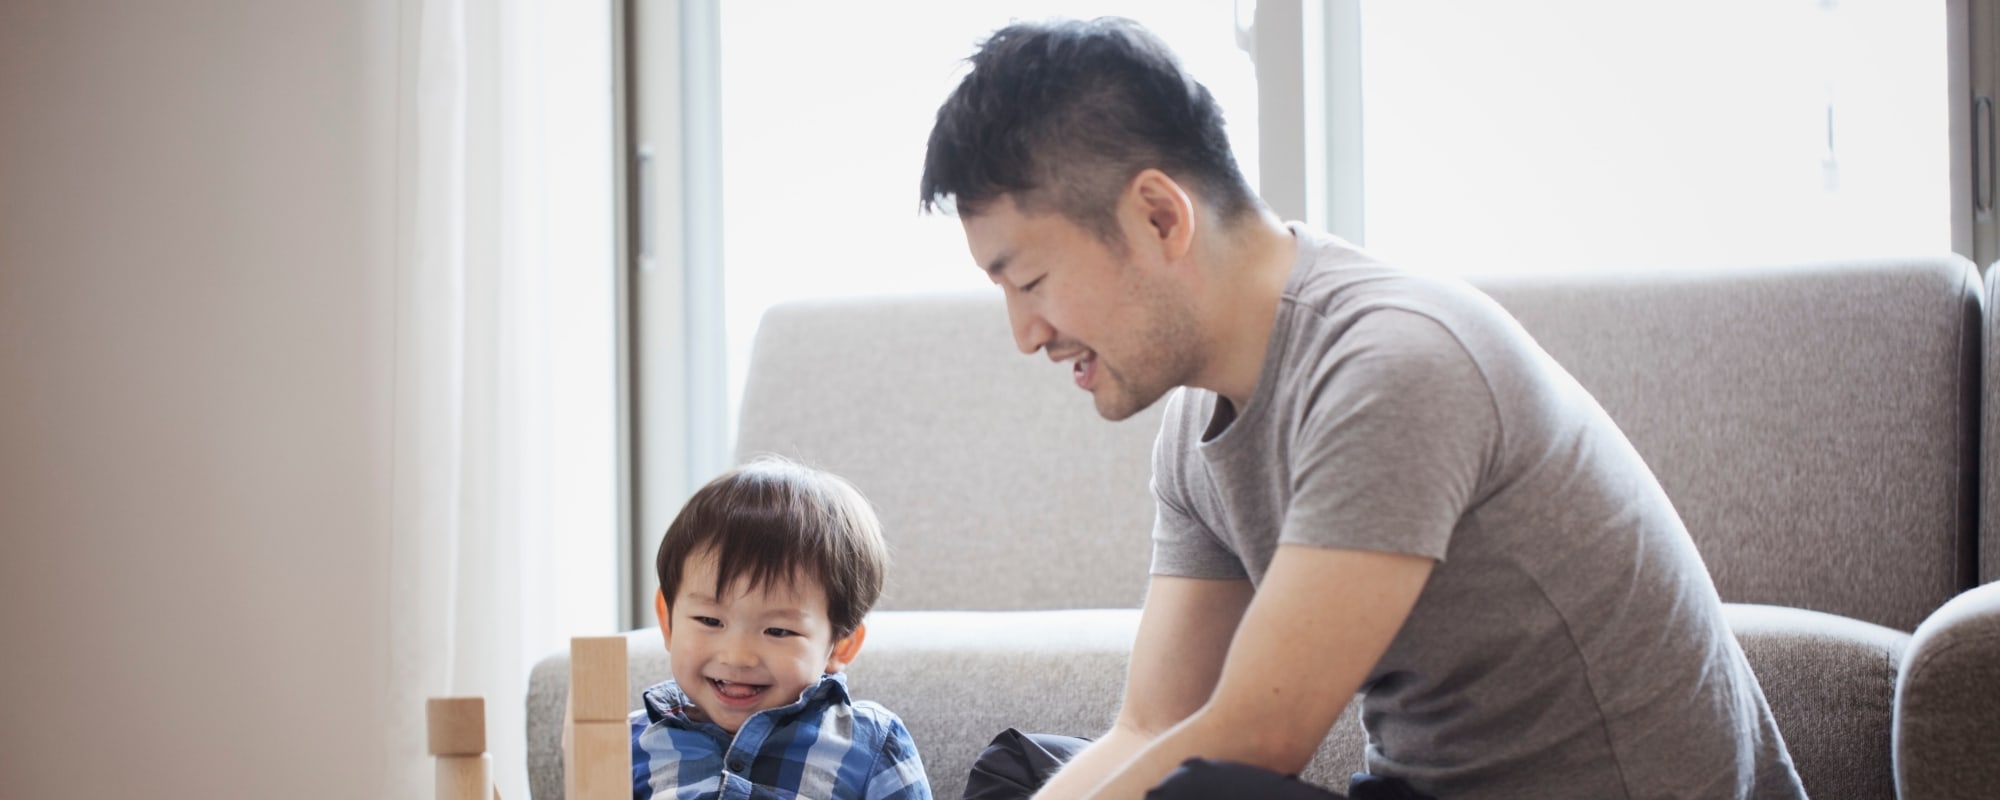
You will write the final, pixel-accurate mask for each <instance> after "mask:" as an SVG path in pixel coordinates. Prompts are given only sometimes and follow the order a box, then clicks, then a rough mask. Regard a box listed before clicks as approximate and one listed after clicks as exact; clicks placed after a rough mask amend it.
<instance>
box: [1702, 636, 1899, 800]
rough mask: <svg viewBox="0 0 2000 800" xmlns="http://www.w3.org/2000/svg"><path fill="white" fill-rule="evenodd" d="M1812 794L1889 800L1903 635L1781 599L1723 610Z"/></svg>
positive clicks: (1850, 799)
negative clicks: (1791, 605)
mask: <svg viewBox="0 0 2000 800" xmlns="http://www.w3.org/2000/svg"><path fill="white" fill-rule="evenodd" d="M1723 613H1724V615H1725V616H1726V617H1727V618H1728V620H1729V627H1730V629H1731V630H1732V631H1734V632H1735V633H1736V640H1737V641H1738V642H1739V643H1741V644H1742V645H1743V654H1744V656H1745V657H1747V658H1748V659H1749V660H1750V670H1751V671H1752V672H1755V673H1757V682H1758V684H1759V685H1761V686H1762V687H1763V689H1764V696H1765V698H1766V699H1768V700H1769V701H1770V703H1771V715H1772V716H1773V717H1776V718H1777V720H1778V731H1779V733H1782V734H1784V737H1785V744H1786V746H1787V747H1788V748H1789V749H1790V750H1791V753H1792V763H1793V764H1795V765H1797V767H1798V770H1799V779H1800V780H1801V781H1803V782H1804V783H1805V787H1806V794H1807V796H1810V797H1837V798H1845V800H1874V799H1876V798H1880V800H1894V798H1895V797H1896V786H1895V772H1894V769H1893V768H1892V764H1891V761H1890V757H1889V729H1890V721H1891V718H1892V716H1893V707H1894V700H1895V692H1896V670H1897V668H1898V667H1899V666H1900V665H1901V663H1902V659H1903V650H1904V647H1905V646H1906V645H1907V644H1908V642H1909V640H1910V635H1909V634H1907V633H1904V632H1902V631H1898V630H1894V629H1891V628H1886V627H1883V626H1881V625H1875V624H1871V623H1867V622H1861V621H1859V620H1853V619H1848V618H1845V617H1838V616H1834V615H1832V614H1826V613H1821V612H1817V611H1807V610H1804V609H1797V608H1783V607H1780V606H1765V605H1747V604H1737V603H1731V604H1728V605H1725V606H1724V607H1723Z"/></svg>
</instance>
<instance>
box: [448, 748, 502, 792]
mask: <svg viewBox="0 0 2000 800" xmlns="http://www.w3.org/2000/svg"><path fill="white" fill-rule="evenodd" d="M494 791H495V790H494V788H493V757H492V756H489V755H483V754H482V755H476V756H438V760H437V800H486V798H488V797H490V796H492V795H493V793H494Z"/></svg>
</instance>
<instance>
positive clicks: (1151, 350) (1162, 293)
mask: <svg viewBox="0 0 2000 800" xmlns="http://www.w3.org/2000/svg"><path fill="white" fill-rule="evenodd" d="M971 63H972V71H971V73H970V74H968V75H967V76H966V78H965V79H964V81H963V82H962V83H961V84H960V85H959V87H958V88H957V89H956V90H955V91H954V92H953V94H952V95H951V97H950V98H949V99H947V100H946V102H945V103H944V105H943V106H942V107H941V108H940V109H939V111H938V118H937V123H936V127H935V128H934V129H933V130H932V132H931V138H930V145H929V152H928V154H927V156H926V160H925V167H924V177H923V185H922V202H923V206H924V208H925V209H926V210H933V209H937V208H940V207H949V208H952V209H955V211H956V213H957V214H958V215H959V217H960V218H961V221H962V222H963V224H964V227H965V233H966V240H967V243H968V245H969V248H970V250H971V253H972V256H973V259H974V260H975V261H976V262H977V263H978V265H979V266H980V267H981V268H982V269H984V270H985V271H986V272H987V274H988V275H989V277H990V278H991V279H992V280H993V282H994V283H995V284H997V285H998V286H1000V287H1001V289H1002V291H1003V292H1004V293H1005V296H1006V301H1007V312H1008V317H1009V323H1010V325H1011V327H1012V329H1013V334H1014V337H1015V340H1016V343H1017V344H1018V345H1019V346H1020V348H1021V350H1022V351H1023V352H1024V353H1029V354H1033V353H1035V352H1036V351H1041V352H1045V353H1046V354H1047V355H1048V357H1049V358H1050V359H1052V360H1054V361H1057V362H1067V363H1068V364H1069V365H1070V369H1071V372H1072V374H1073V376H1074V378H1075V380H1076V383H1077V386H1078V387H1080V388H1081V389H1083V390H1084V391H1087V392H1089V393H1090V395H1091V397H1092V400H1093V402H1095V404H1096V407H1097V410H1098V412H1099V413H1100V414H1101V415H1102V416H1104V417H1105V418H1107V419H1112V420H1118V419H1123V418H1125V417H1128V416H1130V415H1132V414H1134V413H1136V412H1138V411H1140V410H1142V409H1144V408H1147V407H1148V406H1150V405H1151V404H1153V403H1155V402H1157V401H1160V400H1161V399H1162V398H1167V402H1168V407H1167V412H1166V416H1165V421H1164V422H1163V424H1162V428H1161V431H1160V435H1159V440H1158V444H1157V446H1156V448H1155V456H1154V462H1155V464H1154V480H1153V486H1154V492H1155V494H1156V496H1157V500H1158V517H1157V521H1156V524H1155V532H1154V540H1155V546H1154V558H1153V568H1152V572H1153V577H1152V579H1151V583H1150V585H1149V587H1148V592H1147V597H1146V601H1145V608H1144V611H1143V612H1142V614H1141V621H1140V623H1139V631H1138V636H1137V640H1136V641H1135V643H1134V646H1133V657H1132V666H1131V670H1130V673H1129V675H1128V679H1127V687H1126V691H1125V697H1124V702H1123V706H1122V707H1121V709H1120V711H1119V716H1118V720H1117V722H1116V724H1115V725H1114V726H1113V728H1112V729H1111V730H1110V731H1109V732H1108V733H1105V734H1104V735H1103V736H1102V737H1101V738H1100V739H1098V740H1097V741H1096V742H1095V743H1093V744H1091V745H1090V746H1089V747H1087V748H1086V749H1084V750H1083V751H1082V752H1081V753H1079V754H1077V755H1076V756H1075V757H1074V759H1072V760H1070V761H1069V762H1068V764H1067V766H1065V767H1063V768H1062V769H1061V771H1060V772H1058V773H1057V774H1056V775H1055V776H1054V778H1053V779H1052V780H1050V781H1049V782H1048V783H1047V785H1046V786H1045V787H1043V788H1042V789H1041V791H1040V793H1039V794H1037V795H1036V796H1037V797H1043V798H1070V797H1103V798H1137V797H1140V796H1142V795H1144V794H1145V793H1146V792H1148V790H1149V789H1152V788H1153V787H1155V786H1156V785H1159V784H1161V782H1162V780H1163V779H1166V778H1168V777H1169V775H1170V773H1171V774H1173V775H1175V776H1176V777H1175V779H1174V781H1175V782H1174V783H1173V784H1171V786H1179V787H1191V786H1196V785H1198V784H1199V781H1200V780H1203V779H1204V778H1203V777H1202V776H1209V777H1211V778H1212V777H1213V776H1214V775H1218V774H1220V775H1224V776H1226V779H1227V780H1230V781H1234V783H1233V784H1231V785H1234V786H1237V787H1239V790H1238V793H1239V794H1240V793H1241V789H1240V787H1243V786H1248V785H1250V784H1249V783H1245V782H1244V781H1266V782H1268V781H1270V780H1276V779H1277V776H1281V775H1288V774H1293V773H1297V772H1298V771H1299V770H1301V769H1302V768H1303V767H1304V766H1305V765H1306V763H1307V762H1308V761H1309V760H1310V759H1311V757H1312V755H1313V753H1314V751H1315V749H1316V748H1317V747H1318V745H1319V743H1320V741H1321V740H1322V739H1323V738H1324V737H1325V736H1326V734H1327V731H1328V729H1329V728H1330V727H1331V726H1332V724H1333V722H1334V721H1335V720H1336V718H1337V717H1338V716H1339V714H1340V712H1341V710H1342V709H1343V708H1344V707H1345V706H1346V704H1347V703H1348V701H1349V700H1350V699H1351V698H1352V697H1353V695H1354V694H1355V693H1356V692H1360V693H1361V694H1362V703H1363V706H1362V719H1363V723H1364V725H1365V726H1366V727H1367V729H1368V734H1369V745H1368V749H1367V767H1368V770H1369V772H1370V773H1373V775H1372V776H1357V783H1356V785H1355V786H1354V787H1353V789H1352V791H1355V792H1356V793H1357V795H1359V794H1360V793H1361V792H1362V791H1363V790H1365V789H1368V787H1372V786H1380V785H1383V784H1385V783H1386V784H1388V785H1391V786H1393V787H1395V790H1396V791H1404V792H1409V791H1414V792H1418V793H1422V794H1427V795H1431V796H1435V797H1439V798H1445V800H1456V799H1457V798H1470V797H1492V798H1512V797H1521V798H1527V797H1537V798H1540V797H1578V798H1611V797H1628V796H1630V797H1636V796H1646V797H1672V798H1697V797H1699V798H1753V797H1754V798H1800V797H1803V796H1804V792H1803V790H1802V789H1801V788H1800V785H1799V780H1798V776H1797V773H1796V771H1795V770H1794V769H1793V766H1792V763H1791V758H1790V756H1789V754H1788V753H1787V752H1786V750H1785V745H1784V742H1783V740H1782V738H1780V736H1779V734H1778V731H1777V728H1776V726H1775V725H1774V724H1773V722H1772V719H1771V714H1770V710H1769V707H1768V705H1767V704H1766V703H1765V700H1764V696H1763V693H1762V691H1761V689H1760V688H1759V687H1758V685H1757V682H1756V679H1755V677H1754V676H1753V675H1752V674H1751V673H1750V670H1749V667H1748V665H1747V663H1746V662H1745V660H1744V658H1743V654H1742V651H1741V649H1740V648H1739V647H1738V645H1737V643H1736V641H1735V639H1734V638H1733V637H1732V636H1731V634H1730V632H1729V630H1728V628H1727V627H1726V625H1725V624H1724V622H1723V619H1722V615H1721V602H1720V600H1719V598H1718V597H1717V595H1716V593H1715V589H1714V586H1713V584H1712V582H1711V581H1710V579H1709V577H1708V574H1707V571H1706V570H1705V568H1704V567H1703V565H1702V562H1701V559H1700V556H1699V555H1698V554H1697V553H1696V552H1695V550H1694V547H1693V544H1692V542H1691V541H1690V539H1689V538H1688V535H1687V532H1686V530H1685V529H1684V528H1683V527H1682V525H1681V522H1680V520H1679V518H1678V517H1677V516H1676V514H1675V513H1674V511H1673V508H1672V506H1671V505H1670V504H1669V503H1668V501H1667V498H1666V497H1665V495H1664V494H1663V493H1662V492H1661V490H1660V487H1659V485H1658V482H1657V481H1656V480H1655V479H1654V478H1653V476H1652V474H1651V472H1650V471H1649V470H1648V469H1647V468H1646V466H1645V464H1644V463H1643V462H1642V461H1641V460H1640V458H1639V457H1638V455H1637V454H1636V453H1635V452H1634V451H1633V450H1632V448H1631V446H1630V444H1629V443H1628V442H1627V441H1626V439H1625V438H1624V435H1623V434H1622V433H1621V432H1620V431H1619V430H1618V428H1617V427H1616V425H1614V424H1613V423H1612V422H1611V420H1610V419H1609V418H1608V417H1607V416H1605V414H1604V413H1603V411H1602V410H1601V409H1600V408H1599V407H1598V406H1597V404H1596V402H1595V401H1594V400H1593V399H1592V398H1591V397H1590V396H1589V395H1588V394H1587V393H1586V392H1585V391H1584V390H1583V389H1582V388H1581V387H1579V386H1577V385H1576V383H1575V382H1574V381H1573V380H1571V379H1570V378H1569V376H1568V375H1567V374H1565V373H1564V372H1563V371H1562V369H1561V368H1560V367H1558V366H1557V365H1556V364H1555V363H1554V362H1553V361H1551V360H1550V359H1549V358H1548V357H1547V356H1546V355H1545V354H1544V353H1543V352H1542V351H1541V350H1540V349H1539V348H1538V347H1537V346H1536V345H1535V344H1534V342H1533V341H1532V340H1531V339H1530V338H1529V337H1528V336H1527V335H1526V334H1525V333H1524V332H1522V331H1521V330H1520V328H1519V327H1518V325H1516V324H1515V323H1514V322H1513V320H1512V319H1511V318H1510V317H1508V316H1507V314H1506V313H1505V312H1504V311H1502V310H1501V309H1500V308H1499V307H1498V306H1497V305H1495V304H1493V303H1492V302H1491V301H1490V300H1488V299H1487V298H1485V297H1484V296H1482V295H1480V294H1478V293H1477V292H1476V291H1474V290H1472V289H1470V288H1468V287H1465V286H1463V285H1462V284H1458V283H1453V282H1446V281H1436V280H1429V279H1423V278H1419V277H1416V276H1413V275H1410V274H1407V273H1404V272H1401V271H1398V270H1396V269H1394V268H1392V267H1389V266H1386V265H1383V264H1381V263H1379V262H1376V261H1374V260H1373V259H1372V258H1370V257H1369V256H1368V255H1367V254H1366V253H1364V252H1361V251H1359V250H1357V249H1355V248H1353V247H1352V246H1350V245H1348V244H1347V243H1345V242H1342V241H1340V240H1339V239H1336V238H1334V237H1331V236H1328V235H1325V234H1323V233H1320V232H1317V231H1313V230H1310V229H1307V228H1305V227H1303V226H1300V225H1296V224H1294V225H1289V226H1288V225H1285V224H1283V223H1281V222H1280V221H1279V220H1278V219H1277V218H1276V217H1275V216H1274V215H1273V214H1272V213H1271V212H1270V210H1269V209H1268V208H1266V207H1265V206H1264V205H1263V204H1262V203H1261V202H1260V201H1259V200H1258V199H1257V198H1256V197H1255V196H1254V195H1253V194H1252V193H1251V191H1250V190H1249V188H1248V185H1247V183H1246V182H1245V181H1244V179H1243V177H1242V175H1241V173H1240V171H1239V170H1238V169H1237V167H1236V165H1235V162H1234V159H1233V158H1232V156H1231V155H1230V150H1229V145H1228V140H1227V137H1226V136H1225V134H1224V131H1223V120H1222V116H1221V113H1220V111H1219V109H1218V108H1217V107H1216V105H1215V102H1214V100H1213V98H1212V97H1211V96H1210V95H1209V93H1208V91H1207V89H1205V88H1204V87H1202V86H1201V85H1200V84H1199V83H1197V82H1195V81H1194V80H1193V79H1192V78H1191V77H1189V76H1188V75H1186V74H1185V73H1184V72H1183V71H1182V69H1181V67H1180V65H1179V63H1178V62H1177V60H1176V59H1175V58H1174V57H1173V55H1172V54H1171V53H1170V52H1168V50H1167V48H1166V47H1165V46H1164V45H1163V44H1161V43H1160V42H1159V41H1158V40H1157V39H1156V38H1154V37H1153V36H1152V35H1151V34H1149V33H1148V32H1146V31H1144V30H1143V29H1141V28H1140V27H1139V26H1137V25H1135V24H1133V23H1130V22H1128V21H1123V20H1112V19H1104V20H1097V21H1092V22H1075V21H1065V22H1052V23H1040V24H1017V25H1013V26H1010V27H1008V28H1005V29H1002V30H1000V31H998V32H996V33H995V34H994V35H993V36H992V37H991V38H990V39H988V40H987V41H986V42H985V43H984V44H983V45H982V46H981V48H980V50H979V52H978V53H976V54H974V55H973V56H972V58H971ZM1180 387H1186V388H1180ZM1177 389H1178V391H1176V390H1177ZM1177 769H1178V770H1179V771H1178V772H1177ZM1218 770H1222V771H1221V772H1218ZM1293 787H1296V788H1298V789H1301V790H1304V791H1311V792H1318V790H1316V789H1310V788H1308V787H1302V786H1299V785H1298V784H1296V783H1294V784H1293ZM1162 788H1163V789H1166V788H1170V787H1162ZM1272 791H1276V790H1275V789H1274V790H1272ZM1202 793H1203V790H1201V789H1198V788H1191V789H1185V791H1184V794H1183V796H1199V795H1201V794H1202Z"/></svg>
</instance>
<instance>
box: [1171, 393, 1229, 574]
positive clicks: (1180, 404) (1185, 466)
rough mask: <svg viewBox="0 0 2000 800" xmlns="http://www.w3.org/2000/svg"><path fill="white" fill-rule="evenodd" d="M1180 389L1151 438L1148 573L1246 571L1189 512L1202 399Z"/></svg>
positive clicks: (1191, 510) (1197, 466) (1202, 418)
mask: <svg viewBox="0 0 2000 800" xmlns="http://www.w3.org/2000/svg"><path fill="white" fill-rule="evenodd" d="M1192 397H1194V395H1193V394H1192V393H1191V392H1190V391H1189V390H1186V389H1182V390H1178V391H1176V392H1174V393H1173V394H1172V395H1170V396H1169V397H1168V398H1167V407H1166V413H1165V415H1164V417H1163V419H1162V421H1161V423H1160V436H1159V438H1158V439H1157V440H1155V442H1154V444H1153V484H1152V486H1153V505H1154V507H1155V511H1154V514H1153V568H1152V573H1153V574H1154V575H1168V576H1174V577H1183V578H1217V579H1236V578H1243V577H1246V576H1247V575H1248V574H1249V573H1247V572H1246V571H1245V570H1244V568H1243V562H1242V560H1241V559H1239V558H1237V556H1236V554H1235V553H1232V552H1230V551H1229V548H1227V547H1225V546H1224V545H1223V544H1222V539H1221V538H1220V537H1219V536H1217V535H1216V533H1215V531H1214V530H1212V529H1210V528H1209V527H1208V525H1207V524H1206V523H1203V522H1202V521H1201V517H1200V516H1199V515H1198V514H1196V513H1195V509H1194V505H1193V504H1194V502H1195V500H1194V493H1193V492H1191V491H1189V483H1190V482H1191V481H1194V480H1199V479H1201V478H1202V476H1201V475H1199V474H1196V473H1191V472H1190V470H1203V469H1206V467H1205V466H1204V465H1203V464H1202V463H1201V459H1200V458H1199V457H1197V456H1195V455H1194V454H1193V452H1194V447H1193V445H1194V443H1195V442H1196V441H1197V440H1198V439H1199V437H1200V436H1201V429H1202V427H1203V426H1205V425H1206V424H1207V416H1208V415H1207V413H1205V410H1204V409H1203V408H1202V407H1201V406H1202V404H1200V403H1194V402H1192V401H1191V398H1192Z"/></svg>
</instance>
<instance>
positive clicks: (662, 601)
mask: <svg viewBox="0 0 2000 800" xmlns="http://www.w3.org/2000/svg"><path fill="white" fill-rule="evenodd" d="M653 617H654V618H655V619H658V620H659V621H660V641H661V642H662V643H664V644H665V645H666V646H667V649H668V650H672V649H674V632H673V626H672V624H671V623H669V622H667V593H666V592H665V591H663V590H660V589H654V590H653Z"/></svg>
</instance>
